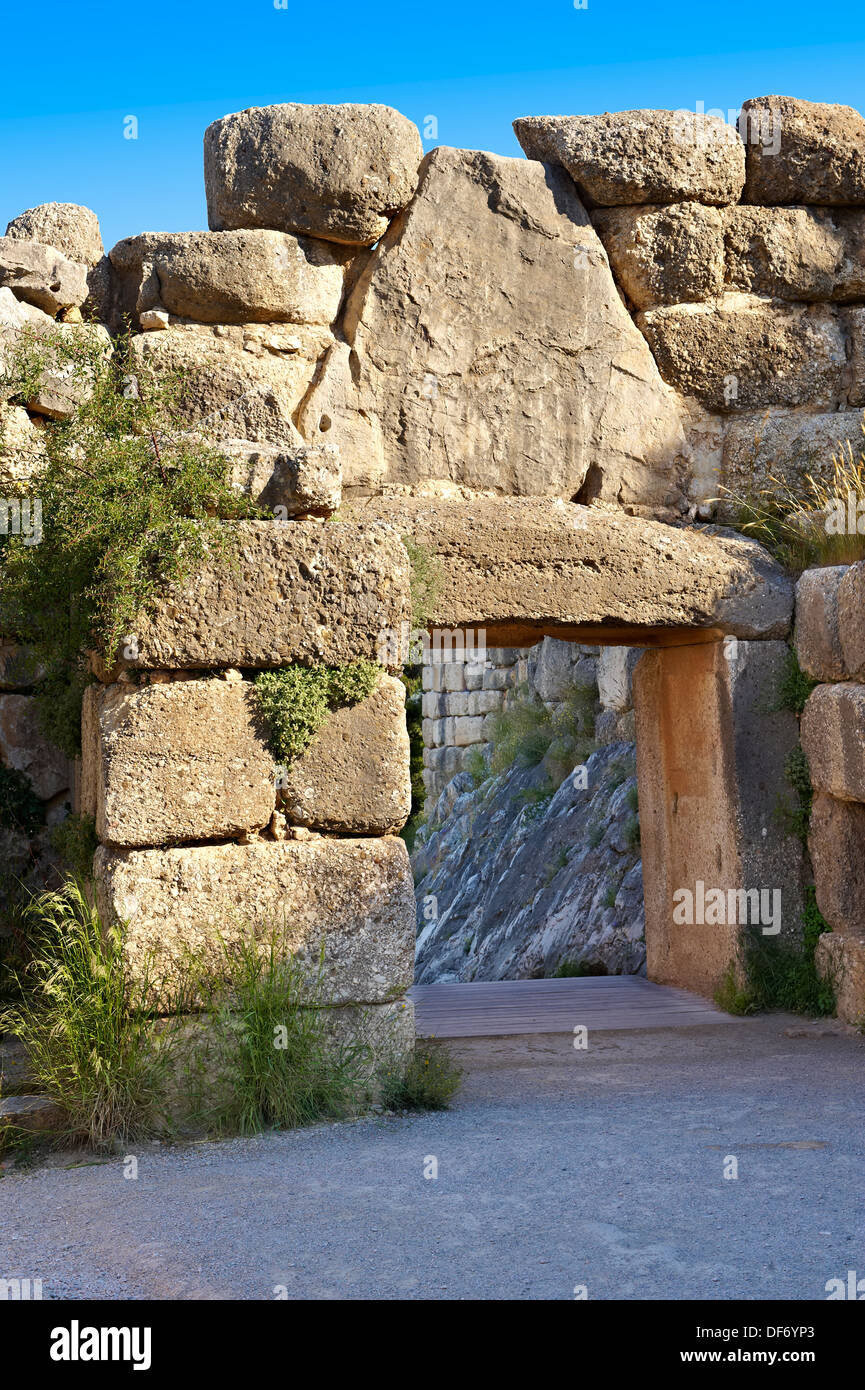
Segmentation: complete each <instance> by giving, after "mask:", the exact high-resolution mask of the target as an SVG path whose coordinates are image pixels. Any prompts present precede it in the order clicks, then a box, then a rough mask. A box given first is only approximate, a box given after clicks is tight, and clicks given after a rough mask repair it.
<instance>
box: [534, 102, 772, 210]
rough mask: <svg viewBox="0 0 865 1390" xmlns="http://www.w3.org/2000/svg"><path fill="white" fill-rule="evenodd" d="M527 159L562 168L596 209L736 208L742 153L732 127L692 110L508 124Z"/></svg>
mask: <svg viewBox="0 0 865 1390" xmlns="http://www.w3.org/2000/svg"><path fill="white" fill-rule="evenodd" d="M514 130H515V131H516V135H517V139H518V140H519V142H520V144H521V145H522V147H523V149H524V150H525V152H526V154H527V155H528V157H529V159H537V160H540V161H542V162H543V163H551V164H561V165H563V166H564V168H565V169H567V171H568V173H569V174H570V175H571V178H572V179H573V180H574V183H575V184H576V185H577V188H578V189H579V190H580V193H581V194H583V195H584V196H585V197H586V198H587V199H588V200H589V201H590V202H591V203H592V204H595V205H597V206H599V207H618V206H619V205H620V204H623V203H624V204H628V203H679V202H687V201H694V202H698V203H710V204H718V205H723V204H725V203H736V202H738V201H739V195H740V193H741V191H742V186H743V184H744V182H745V151H744V149H743V148H742V142H741V140H740V139H739V136H738V134H737V133H736V131H735V130H734V129H733V127H732V126H729V125H727V124H726V123H725V122H724V121H723V120H721V119H720V117H718V116H707V115H698V114H696V113H694V112H690V111H613V112H610V111H607V112H605V113H604V114H603V115H602V116H524V117H522V118H521V119H520V120H516V121H514Z"/></svg>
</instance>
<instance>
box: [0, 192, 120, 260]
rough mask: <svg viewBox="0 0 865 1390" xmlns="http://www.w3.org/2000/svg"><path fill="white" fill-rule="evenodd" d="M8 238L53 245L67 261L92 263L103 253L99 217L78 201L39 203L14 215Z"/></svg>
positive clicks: (7, 233)
mask: <svg viewBox="0 0 865 1390" xmlns="http://www.w3.org/2000/svg"><path fill="white" fill-rule="evenodd" d="M6 235H7V236H8V237H17V238H18V239H19V240H21V241H39V242H41V243H42V245H43V246H55V247H56V248H57V250H58V251H60V252H62V254H63V255H64V256H67V257H68V258H69V260H70V261H78V262H80V264H81V265H87V266H95V265H97V264H98V262H99V261H101V259H102V257H103V256H104V255H105V248H104V246H103V245H102V236H101V234H100V231H99V218H98V217H97V216H96V213H95V212H91V211H90V208H85V207H82V206H81V205H80V203H40V204H39V206H38V207H35V208H28V209H27V211H26V212H22V213H19V214H18V216H17V217H13V218H12V221H11V222H10V223H9V226H8V227H7V228H6Z"/></svg>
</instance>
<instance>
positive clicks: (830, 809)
mask: <svg viewBox="0 0 865 1390" xmlns="http://www.w3.org/2000/svg"><path fill="white" fill-rule="evenodd" d="M808 849H809V851H810V854H811V862H812V864H813V866H814V887H815V890H816V896H817V906H818V907H819V909H820V911H821V912H822V914H823V916H824V917H825V918H826V921H827V922H828V923H829V925H830V927H832V929H833V930H834V931H837V932H841V933H842V934H844V935H850V936H856V937H859V938H860V940H863V941H865V806H863V805H861V804H860V803H859V802H858V801H841V800H840V799H838V798H836V797H834V796H828V795H827V794H826V793H825V792H818V793H817V795H816V796H815V797H814V803H813V806H812V809H811V824H810V829H809V834H808Z"/></svg>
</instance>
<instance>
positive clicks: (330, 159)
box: [204, 102, 423, 246]
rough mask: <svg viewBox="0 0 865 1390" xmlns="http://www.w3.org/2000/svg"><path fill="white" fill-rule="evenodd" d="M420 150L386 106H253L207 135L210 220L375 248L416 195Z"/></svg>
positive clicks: (221, 225) (412, 131)
mask: <svg viewBox="0 0 865 1390" xmlns="http://www.w3.org/2000/svg"><path fill="white" fill-rule="evenodd" d="M422 155H423V147H422V145H421V140H420V135H419V134H418V131H417V127H416V126H414V125H413V124H412V122H411V121H409V120H407V118H406V117H405V116H402V115H400V113H399V112H398V111H395V110H394V109H393V108H392V107H390V106H379V105H375V104H369V105H360V104H355V103H352V102H343V103H341V104H338V105H333V106H330V105H328V106H324V105H321V106H305V105H301V104H300V103H298V102H286V103H284V104H282V105H279V106H258V107H256V106H253V107H251V108H250V109H249V110H247V111H238V112H235V113H234V114H233V115H230V116H223V118H222V119H221V120H219V121H214V122H213V124H212V125H209V126H208V127H207V130H206V131H205V133H204V186H205V190H206V192H207V215H208V222H209V225H210V227H211V228H212V229H213V230H214V231H225V230H227V229H230V228H235V227H274V228H277V229H278V230H279V231H284V232H296V233H300V234H303V235H306V236H315V237H323V238H324V239H325V240H327V241H337V242H345V243H348V244H354V245H362V246H370V245H372V243H373V242H375V241H378V239H379V237H380V236H381V235H382V234H383V233H384V232H385V231H386V230H387V225H388V222H389V221H390V219H391V218H392V217H393V216H394V215H395V214H396V213H398V212H399V211H400V210H401V209H402V208H404V207H405V206H406V204H407V203H408V202H409V200H410V198H411V197H412V194H413V193H414V191H415V187H416V186H417V170H418V165H419V164H420V161H421V158H422Z"/></svg>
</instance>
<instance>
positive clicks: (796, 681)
mask: <svg viewBox="0 0 865 1390" xmlns="http://www.w3.org/2000/svg"><path fill="white" fill-rule="evenodd" d="M816 685H817V681H813V680H812V679H811V677H810V676H806V675H805V672H804V671H803V670H802V668H801V666H800V665H799V660H798V657H797V656H796V652H795V650H794V649H793V647H788V648H787V655H786V657H785V659H784V672H783V675H782V677H781V681H780V684H779V687H778V698H777V700H776V702H775V704H774V705H773V706H772V707H771V708H772V711H778V710H790V711H791V712H792V713H793V714H795V715H800V714H801V713H802V711H803V709H804V708H805V701H806V700H807V699H808V696H809V695H810V694H811V691H812V690H813V689H814V687H815V686H816Z"/></svg>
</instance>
